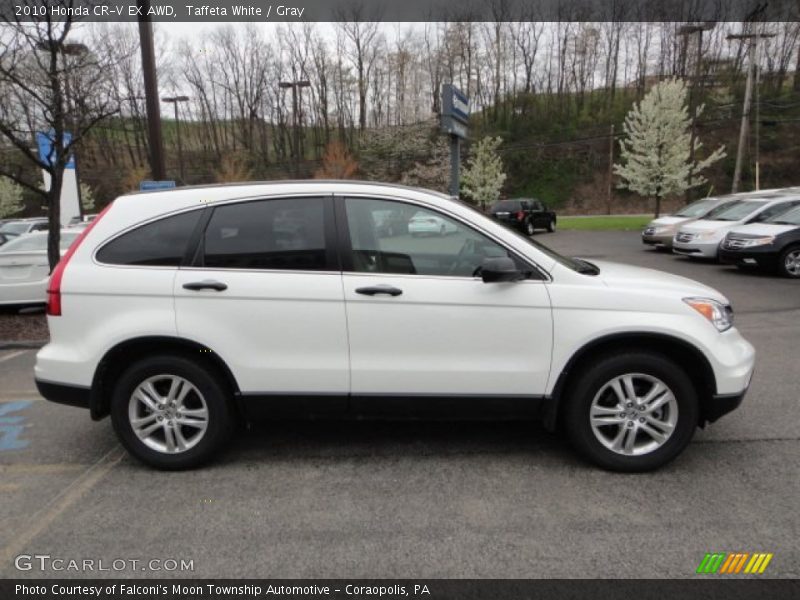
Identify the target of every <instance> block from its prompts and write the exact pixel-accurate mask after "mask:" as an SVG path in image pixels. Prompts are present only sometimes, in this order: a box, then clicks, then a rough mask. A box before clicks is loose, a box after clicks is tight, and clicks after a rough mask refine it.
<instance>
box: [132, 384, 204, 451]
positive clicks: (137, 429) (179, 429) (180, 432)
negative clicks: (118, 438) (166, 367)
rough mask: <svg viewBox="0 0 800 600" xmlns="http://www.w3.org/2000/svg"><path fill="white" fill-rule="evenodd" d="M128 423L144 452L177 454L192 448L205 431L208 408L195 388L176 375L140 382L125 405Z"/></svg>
mask: <svg viewBox="0 0 800 600" xmlns="http://www.w3.org/2000/svg"><path fill="white" fill-rule="evenodd" d="M128 420H129V422H130V425H131V428H132V429H133V432H134V434H136V437H138V438H139V440H141V442H142V443H143V444H145V445H146V446H147V447H148V448H151V449H153V450H156V451H157V452H161V453H164V454H179V453H182V452H186V451H187V450H189V449H191V448H193V447H194V446H196V445H197V444H198V443H199V442H200V440H201V439H203V436H204V435H205V433H206V429H207V428H208V405H207V404H206V400H205V398H204V397H203V395H202V394H201V393H200V391H199V390H198V389H197V387H195V386H194V384H192V383H191V382H190V381H188V380H187V379H184V378H183V377H179V376H177V375H156V376H154V377H149V378H147V379H145V380H144V381H143V382H141V383H140V384H139V385H138V386H136V388H135V389H134V391H133V393H132V394H131V397H130V400H129V402H128Z"/></svg>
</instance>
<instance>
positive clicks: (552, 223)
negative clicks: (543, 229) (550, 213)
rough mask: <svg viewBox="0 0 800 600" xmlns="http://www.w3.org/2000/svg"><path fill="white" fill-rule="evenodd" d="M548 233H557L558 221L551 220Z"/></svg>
mask: <svg viewBox="0 0 800 600" xmlns="http://www.w3.org/2000/svg"><path fill="white" fill-rule="evenodd" d="M547 231H549V232H550V233H555V231H556V220H555V219H550V222H549V223H548V224H547Z"/></svg>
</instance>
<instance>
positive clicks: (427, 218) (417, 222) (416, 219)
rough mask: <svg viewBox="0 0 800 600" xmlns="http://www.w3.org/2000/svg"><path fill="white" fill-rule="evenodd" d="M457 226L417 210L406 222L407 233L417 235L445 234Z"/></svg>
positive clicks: (452, 231) (453, 231)
mask: <svg viewBox="0 0 800 600" xmlns="http://www.w3.org/2000/svg"><path fill="white" fill-rule="evenodd" d="M456 231H458V228H457V227H456V226H455V225H454V224H453V223H452V222H451V221H447V220H445V219H442V218H441V217H437V216H435V215H432V214H431V213H427V212H418V213H417V214H415V215H414V216H413V217H411V220H410V221H409V222H408V233H410V234H411V235H414V236H418V235H447V234H448V233H455V232H456Z"/></svg>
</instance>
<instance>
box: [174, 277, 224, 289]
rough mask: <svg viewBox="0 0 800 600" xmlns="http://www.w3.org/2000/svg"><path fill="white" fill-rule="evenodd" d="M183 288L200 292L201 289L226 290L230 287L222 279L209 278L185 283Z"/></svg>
mask: <svg viewBox="0 0 800 600" xmlns="http://www.w3.org/2000/svg"><path fill="white" fill-rule="evenodd" d="M183 289H185V290H192V291H193V292H198V291H200V290H216V291H218V292H224V291H225V290H227V289H228V286H227V285H225V284H224V283H222V282H221V281H213V280H211V279H207V280H205V281H194V282H192V283H184V284H183Z"/></svg>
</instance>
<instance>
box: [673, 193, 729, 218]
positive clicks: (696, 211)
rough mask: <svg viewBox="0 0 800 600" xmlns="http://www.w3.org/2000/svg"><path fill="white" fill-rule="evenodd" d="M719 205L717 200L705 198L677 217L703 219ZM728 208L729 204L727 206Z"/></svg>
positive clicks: (686, 208) (676, 214) (677, 213)
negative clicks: (702, 217)
mask: <svg viewBox="0 0 800 600" xmlns="http://www.w3.org/2000/svg"><path fill="white" fill-rule="evenodd" d="M717 204H719V200H717V199H716V198H703V199H702V200H698V201H697V202H692V203H691V204H690V205H689V206H685V207H683V208H682V209H681V210H680V211H678V212H676V213H675V216H676V217H701V216H703V215H704V214H706V213H707V212H709V211H710V210H711V209H712V208H714V207H715V206H716V205H717ZM726 206H727V204H726Z"/></svg>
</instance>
